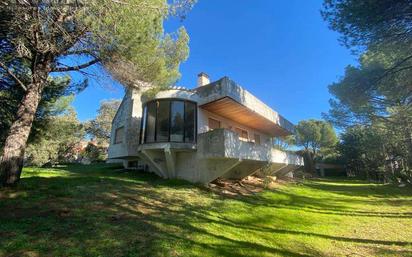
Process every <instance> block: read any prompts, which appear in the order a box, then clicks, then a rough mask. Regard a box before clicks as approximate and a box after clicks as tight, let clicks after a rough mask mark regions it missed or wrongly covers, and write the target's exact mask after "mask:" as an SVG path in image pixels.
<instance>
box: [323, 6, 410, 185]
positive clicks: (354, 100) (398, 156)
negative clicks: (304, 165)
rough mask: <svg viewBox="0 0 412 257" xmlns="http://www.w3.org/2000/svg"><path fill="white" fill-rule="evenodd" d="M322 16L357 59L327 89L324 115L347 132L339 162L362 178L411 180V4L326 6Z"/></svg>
mask: <svg viewBox="0 0 412 257" xmlns="http://www.w3.org/2000/svg"><path fill="white" fill-rule="evenodd" d="M322 14H323V17H324V18H325V20H326V21H328V22H329V25H330V27H331V28H332V29H334V30H336V31H338V32H340V33H341V35H342V40H343V42H344V43H345V44H346V46H348V47H350V48H352V49H357V50H358V53H360V58H359V65H358V66H348V67H347V68H346V71H345V75H344V77H343V78H342V79H340V81H338V82H337V83H333V84H332V85H330V86H329V91H330V93H331V94H332V95H333V99H331V100H330V105H331V109H330V111H329V113H327V114H324V118H325V119H327V120H328V121H330V122H332V123H333V124H334V125H336V126H339V127H341V128H344V129H345V130H346V131H344V133H343V136H342V138H343V141H342V145H341V151H342V154H343V158H344V159H345V160H346V161H347V162H348V165H350V166H352V168H353V169H354V170H356V173H357V174H363V175H362V176H364V177H368V178H369V177H373V178H375V179H376V178H380V179H384V180H388V179H393V178H394V177H399V176H401V177H403V178H404V180H410V177H411V174H412V171H411V170H410V169H411V167H412V118H411V117H412V73H411V69H412V55H411V52H412V51H411V50H412V34H411V33H412V30H411V25H412V3H411V2H410V1H404V0H401V1H367V0H361V1H355V0H325V2H324V10H323V11H322ZM359 50H360V51H359ZM351 144H353V145H351ZM377 149H379V151H380V152H376V151H378V150H377ZM354 163H357V165H358V167H354V166H356V165H355V164H354ZM359 169H362V170H359Z"/></svg>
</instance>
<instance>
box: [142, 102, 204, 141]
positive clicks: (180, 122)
mask: <svg viewBox="0 0 412 257" xmlns="http://www.w3.org/2000/svg"><path fill="white" fill-rule="evenodd" d="M196 110H197V106H196V103H194V102H191V101H185V100H177V99H158V100H154V101H150V102H148V103H147V104H146V105H145V106H144V108H143V119H142V130H141V143H142V144H144V143H154V142H179V143H195V142H196V124H197V122H196Z"/></svg>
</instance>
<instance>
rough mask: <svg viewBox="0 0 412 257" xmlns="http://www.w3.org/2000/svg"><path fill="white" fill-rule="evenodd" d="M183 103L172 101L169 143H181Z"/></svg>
mask: <svg viewBox="0 0 412 257" xmlns="http://www.w3.org/2000/svg"><path fill="white" fill-rule="evenodd" d="M183 119H184V102H182V101H173V102H172V108H171V127H170V141H172V142H183Z"/></svg>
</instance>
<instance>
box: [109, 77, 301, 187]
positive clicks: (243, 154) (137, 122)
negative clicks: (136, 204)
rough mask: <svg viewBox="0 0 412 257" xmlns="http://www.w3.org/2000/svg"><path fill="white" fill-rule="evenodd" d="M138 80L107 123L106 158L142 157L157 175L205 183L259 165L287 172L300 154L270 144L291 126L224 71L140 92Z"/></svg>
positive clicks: (133, 161) (129, 160) (127, 160)
mask: <svg viewBox="0 0 412 257" xmlns="http://www.w3.org/2000/svg"><path fill="white" fill-rule="evenodd" d="M144 88H145V87H138V88H137V87H136V88H129V89H128V90H127V92H126V95H125V97H124V98H123V101H122V103H121V105H120V107H119V110H118V111H117V114H116V115H115V117H114V119H113V123H112V133H111V142H110V146H109V150H108V155H109V159H112V160H123V162H124V164H125V166H127V167H133V166H136V165H139V166H140V165H143V166H144V167H146V169H147V170H149V171H151V172H155V173H156V174H157V175H159V176H161V177H164V178H180V179H185V180H188V181H192V182H200V183H208V182H211V181H213V180H215V179H216V178H218V177H224V178H234V179H241V178H244V177H246V176H248V175H251V174H253V173H255V172H259V170H260V171H261V170H262V168H265V169H266V170H268V169H269V170H270V171H271V172H273V173H275V174H287V173H290V172H291V171H294V170H296V169H297V168H298V167H299V166H302V165H303V160H302V158H301V157H300V156H298V155H296V154H294V153H291V152H284V151H280V150H277V149H274V148H273V147H272V145H273V144H272V140H273V138H274V137H282V136H287V135H290V134H293V133H294V126H293V124H292V123H290V122H289V121H287V120H286V119H285V118H283V117H282V116H281V115H279V114H278V113H277V112H276V111H274V110H273V109H271V108H270V107H269V106H267V105H266V104H264V103H263V102H262V101H260V100H259V99H257V98H256V97H255V96H253V95H252V94H251V93H249V92H248V91H246V90H245V89H243V88H242V87H241V86H239V85H238V84H236V83H235V82H234V81H233V80H231V79H229V78H228V77H223V78H221V79H219V80H217V81H215V82H212V83H210V81H209V77H208V76H207V75H206V74H205V73H200V74H199V76H198V85H197V87H196V88H194V89H185V88H181V87H172V88H170V89H169V90H165V91H160V92H159V93H157V94H156V95H155V97H152V98H151V99H144V98H145V97H142V92H143V91H144V90H145V89H144Z"/></svg>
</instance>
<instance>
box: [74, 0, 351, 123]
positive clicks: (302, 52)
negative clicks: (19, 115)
mask: <svg viewBox="0 0 412 257" xmlns="http://www.w3.org/2000/svg"><path fill="white" fill-rule="evenodd" d="M321 4H322V1H321V0H310V1H307V0H284V1H280V0H241V1H239V0H199V1H198V3H197V4H196V6H195V7H194V9H193V10H192V11H191V12H190V13H189V14H188V17H187V18H186V19H185V20H184V21H183V22H180V21H177V20H171V21H168V22H167V23H166V27H165V28H166V30H167V31H173V30H175V29H176V28H178V27H179V26H182V25H183V26H185V27H186V29H187V31H188V34H189V36H190V56H189V59H188V60H187V61H186V62H185V63H183V64H182V65H181V73H182V78H181V79H180V80H179V82H178V83H177V84H178V85H181V86H185V87H188V88H193V87H195V85H196V76H197V74H198V73H199V72H201V71H203V72H206V73H207V74H209V76H210V78H211V80H217V79H219V78H221V77H223V76H229V77H230V78H231V79H233V80H234V81H236V82H237V83H238V84H240V85H242V86H243V87H245V88H246V89H247V90H249V91H250V92H251V93H253V94H254V95H256V96H257V97H258V98H260V99H261V100H262V101H264V102H265V103H267V104H268V105H269V106H271V107H272V108H274V109H275V110H276V111H278V112H279V113H280V114H282V115H283V116H284V117H286V118H287V119H289V120H290V121H292V122H293V123H297V122H298V121H299V120H302V119H308V118H320V117H321V112H325V111H327V110H328V108H329V105H328V100H329V98H330V95H329V93H328V90H327V86H328V85H329V84H330V83H332V82H334V81H336V80H337V79H339V77H340V76H342V75H343V71H344V68H345V66H347V65H348V64H354V63H355V56H353V55H351V54H350V51H349V50H348V49H346V48H344V47H343V46H341V45H340V44H339V42H338V37H339V35H338V34H337V33H335V32H333V31H331V30H329V29H328V27H327V24H326V23H325V22H324V21H323V20H322V17H321V16H320V12H319V10H320V8H321ZM94 69H95V70H97V71H99V70H98V68H97V67H95V68H94ZM123 92H124V91H123V89H122V87H121V86H119V85H118V84H116V83H115V82H114V81H111V80H110V79H109V78H107V77H106V76H103V77H101V78H97V79H96V80H92V81H91V85H90V86H89V87H88V88H87V89H86V90H85V91H84V92H82V93H80V94H79V95H78V96H77V97H76V99H75V101H74V103H73V105H74V106H75V108H76V110H77V112H78V115H79V118H80V119H81V120H86V119H90V118H92V117H94V116H95V114H96V110H97V109H98V107H99V102H100V101H101V100H103V99H111V98H121V97H122V96H123V94H124V93H123Z"/></svg>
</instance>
